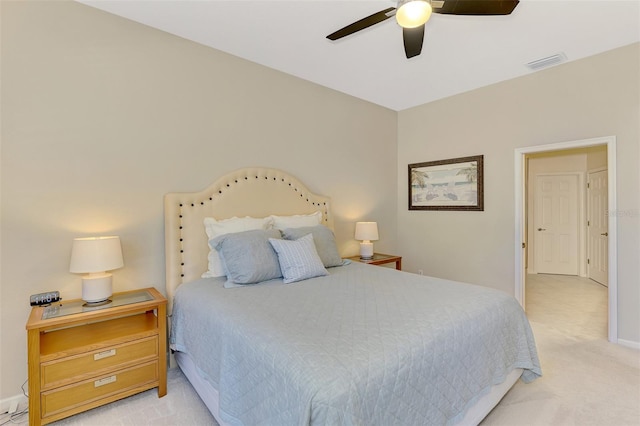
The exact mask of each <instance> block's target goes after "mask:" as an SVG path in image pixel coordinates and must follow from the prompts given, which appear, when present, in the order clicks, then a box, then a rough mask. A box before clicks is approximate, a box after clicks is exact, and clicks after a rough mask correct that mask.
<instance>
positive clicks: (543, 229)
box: [538, 228, 546, 231]
mask: <svg viewBox="0 0 640 426" xmlns="http://www.w3.org/2000/svg"><path fill="white" fill-rule="evenodd" d="M538 231H546V229H545V228H538Z"/></svg>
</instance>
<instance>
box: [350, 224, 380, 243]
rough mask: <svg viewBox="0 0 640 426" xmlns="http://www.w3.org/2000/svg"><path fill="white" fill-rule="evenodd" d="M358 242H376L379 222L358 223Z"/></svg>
mask: <svg viewBox="0 0 640 426" xmlns="http://www.w3.org/2000/svg"><path fill="white" fill-rule="evenodd" d="M355 238H356V240H360V241H375V240H377V239H378V222H356V237H355Z"/></svg>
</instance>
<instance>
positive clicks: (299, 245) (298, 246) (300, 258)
mask: <svg viewBox="0 0 640 426" xmlns="http://www.w3.org/2000/svg"><path fill="white" fill-rule="evenodd" d="M269 243H271V246H273V248H274V250H275V251H276V253H278V262H280V270H281V271H282V277H283V281H284V282H285V283H292V282H296V281H302V280H306V279H307V278H313V277H320V276H324V275H329V272H327V270H326V269H324V265H323V264H322V260H320V256H318V252H317V251H316V246H315V245H314V243H313V235H312V234H307V235H305V236H304V237H302V238H298V239H297V240H295V241H288V240H280V239H274V238H269Z"/></svg>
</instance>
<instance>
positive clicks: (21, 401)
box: [0, 395, 29, 413]
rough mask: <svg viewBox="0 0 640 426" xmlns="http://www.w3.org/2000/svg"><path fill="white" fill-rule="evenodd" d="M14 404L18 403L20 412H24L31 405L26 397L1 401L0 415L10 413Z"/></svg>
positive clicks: (21, 396) (13, 397)
mask: <svg viewBox="0 0 640 426" xmlns="http://www.w3.org/2000/svg"><path fill="white" fill-rule="evenodd" d="M12 402H17V403H18V411H22V410H24V409H25V408H27V406H28V405H29V399H28V398H27V397H26V396H24V395H15V396H12V397H9V398H5V399H2V400H0V413H6V412H7V411H9V407H10V406H11V403H12Z"/></svg>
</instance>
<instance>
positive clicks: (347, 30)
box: [327, 7, 396, 40]
mask: <svg viewBox="0 0 640 426" xmlns="http://www.w3.org/2000/svg"><path fill="white" fill-rule="evenodd" d="M395 10H396V8H395V7H390V8H388V9H385V10H381V11H380V12H376V13H374V14H373V15H369V16H367V17H366V18H362V19H360V20H359V21H356V22H354V23H353V24H350V25H347V26H346V27H344V28H341V29H339V30H338V31H336V32H334V33H331V34H329V35H328V36H327V38H328V39H329V40H338V39H339V38H342V37H346V36H348V35H351V34H353V33H355V32H358V31H360V30H364V29H365V28H368V27H370V26H372V25H375V24H378V23H380V22H382V21H386V20H387V19H389V18H391V17H392V16H394V15H395Z"/></svg>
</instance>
